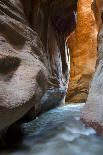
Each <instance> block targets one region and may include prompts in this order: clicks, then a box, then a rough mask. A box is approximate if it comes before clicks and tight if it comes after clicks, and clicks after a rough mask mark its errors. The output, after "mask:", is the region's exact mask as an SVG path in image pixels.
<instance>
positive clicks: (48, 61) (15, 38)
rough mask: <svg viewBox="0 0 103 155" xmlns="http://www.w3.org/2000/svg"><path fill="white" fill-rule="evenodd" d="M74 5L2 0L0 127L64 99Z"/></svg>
mask: <svg viewBox="0 0 103 155" xmlns="http://www.w3.org/2000/svg"><path fill="white" fill-rule="evenodd" d="M75 9H76V0H71V1H68V0H60V1H56V0H45V1H44V0H28V1H26V0H0V130H3V129H4V128H7V127H8V126H10V125H11V124H13V123H14V122H16V121H18V120H19V119H21V118H22V117H24V116H25V117H24V118H25V119H23V120H26V121H27V120H28V119H29V118H30V119H31V118H34V117H36V116H37V115H39V114H40V113H42V112H44V111H46V110H48V109H50V108H52V107H55V106H57V105H58V104H60V103H61V102H62V103H63V100H64V98H65V94H66V91H67V82H68V62H67V51H66V50H65V39H66V37H67V35H69V34H70V32H71V31H73V30H74V27H75V16H74V10H75Z"/></svg>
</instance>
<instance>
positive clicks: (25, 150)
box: [0, 104, 103, 155]
mask: <svg viewBox="0 0 103 155" xmlns="http://www.w3.org/2000/svg"><path fill="white" fill-rule="evenodd" d="M83 105H84V104H77V105H73V104H70V105H68V106H64V107H59V108H56V109H53V110H50V111H49V112H47V113H45V114H43V115H41V116H40V117H39V118H37V119H36V120H33V121H32V122H30V123H24V124H22V131H23V133H24V135H23V136H22V137H21V139H20V141H19V143H18V144H17V143H13V145H12V147H8V148H7V149H4V150H1V151H0V155H82V154H83V155H102V154H103V139H102V137H99V136H98V135H97V134H96V132H95V130H94V129H92V128H88V127H86V126H85V125H84V124H83V123H82V122H81V120H80V111H81V109H82V107H83ZM9 136H10V137H11V138H10V139H9V142H10V141H11V139H12V137H13V136H15V135H14V134H13V133H11V134H10V135H9Z"/></svg>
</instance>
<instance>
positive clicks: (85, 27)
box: [67, 0, 97, 102]
mask: <svg viewBox="0 0 103 155" xmlns="http://www.w3.org/2000/svg"><path fill="white" fill-rule="evenodd" d="M92 5H93V0H79V1H78V6H77V25H76V30H75V31H74V32H73V33H72V34H71V35H70V36H69V37H68V40H67V44H68V46H69V48H70V82H69V90H68V93H67V101H68V102H85V101H86V99H87V95H88V89H89V84H90V81H91V78H92V75H93V73H94V71H95V63H96V58H97V25H96V20H95V17H94V13H93V10H92V8H91V7H92Z"/></svg>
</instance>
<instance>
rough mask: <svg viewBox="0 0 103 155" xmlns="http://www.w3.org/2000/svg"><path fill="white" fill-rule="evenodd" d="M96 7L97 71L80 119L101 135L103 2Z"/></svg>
mask: <svg viewBox="0 0 103 155" xmlns="http://www.w3.org/2000/svg"><path fill="white" fill-rule="evenodd" d="M96 6H97V10H98V12H96V18H97V23H98V27H99V34H98V59H97V66H96V68H97V69H96V72H95V74H94V77H93V80H92V83H91V88H90V90H89V95H88V99H87V102H86V105H85V107H84V109H83V111H82V116H81V117H82V119H83V121H84V122H86V123H87V124H88V125H90V126H92V127H94V128H95V129H96V130H97V131H98V132H99V133H101V134H103V0H97V1H96Z"/></svg>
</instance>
